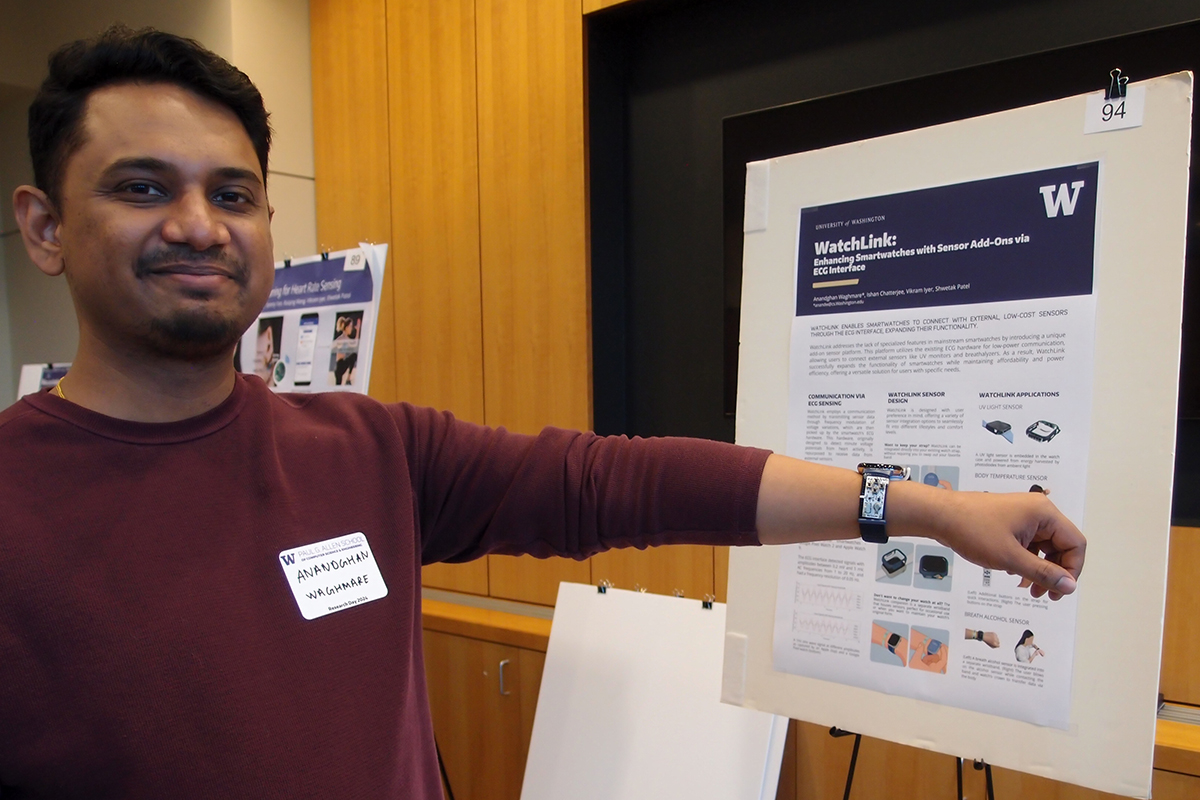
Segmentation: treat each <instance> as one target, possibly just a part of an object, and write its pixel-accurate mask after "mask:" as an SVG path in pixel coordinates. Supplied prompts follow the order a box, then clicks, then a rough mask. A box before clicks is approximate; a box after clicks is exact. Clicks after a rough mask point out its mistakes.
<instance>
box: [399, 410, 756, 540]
mask: <svg viewBox="0 0 1200 800" xmlns="http://www.w3.org/2000/svg"><path fill="white" fill-rule="evenodd" d="M391 409H392V414H393V416H394V417H395V419H396V420H397V424H398V425H399V427H400V432H401V436H402V438H403V440H404V445H405V452H406V457H407V459H408V470H409V476H410V480H411V481H412V491H413V496H414V498H415V499H416V514H417V525H418V528H419V535H420V537H421V551H422V561H423V562H424V563H426V564H428V563H432V562H436V561H455V562H457V561H467V560H470V559H473V558H478V557H480V556H483V555H486V554H488V553H499V554H505V555H516V554H522V553H527V554H530V555H534V556H538V557H541V558H544V557H547V556H555V555H557V556H568V557H571V558H580V559H582V558H587V557H588V556H591V555H594V554H595V553H598V552H601V551H604V550H607V549H609V548H612V547H639V548H644V547H648V546H653V545H662V544H714V545H716V544H720V545H751V544H758V534H757V532H756V530H755V515H756V511H757V505H758V488H759V483H760V480H761V478H762V471H763V466H764V464H765V463H766V460H767V457H768V456H769V455H770V453H769V452H768V451H766V450H758V449H754V448H747V447H738V446H736V445H732V444H726V443H723V442H712V441H708V440H704V439H685V438H661V439H657V438H656V439H642V438H637V437H635V438H632V439H630V438H627V437H625V436H607V437H606V436H597V435H596V434H593V433H580V432H578V431H567V430H563V429H561V428H546V429H545V430H543V431H542V432H541V433H540V434H538V435H537V436H528V435H523V434H515V433H510V432H508V431H506V430H505V429H503V428H487V427H484V426H481V425H474V424H472V423H468V422H462V421H460V420H457V419H455V418H454V417H453V415H451V414H449V413H445V412H437V411H434V410H432V409H425V408H417V407H414V406H410V405H407V404H398V405H396V406H392V407H391Z"/></svg>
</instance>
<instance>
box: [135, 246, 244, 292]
mask: <svg viewBox="0 0 1200 800" xmlns="http://www.w3.org/2000/svg"><path fill="white" fill-rule="evenodd" d="M180 264H194V265H196V266H202V267H216V268H218V269H220V270H221V271H222V272H226V273H228V274H229V276H230V277H232V278H233V279H234V280H235V281H237V282H238V283H242V284H244V283H246V279H247V276H248V274H249V270H247V269H246V262H244V261H242V260H241V259H240V258H237V257H236V256H233V255H230V254H229V253H227V252H226V251H224V250H223V249H221V248H220V247H210V248H208V249H207V250H196V249H194V248H191V247H188V246H187V245H168V246H166V247H163V248H161V249H159V250H155V251H154V252H153V253H146V254H145V255H142V256H139V257H138V260H137V261H136V262H135V263H134V274H135V275H136V276H137V277H139V278H144V277H146V276H147V275H150V274H152V273H154V272H161V271H162V270H163V269H165V268H167V267H173V266H176V265H180Z"/></svg>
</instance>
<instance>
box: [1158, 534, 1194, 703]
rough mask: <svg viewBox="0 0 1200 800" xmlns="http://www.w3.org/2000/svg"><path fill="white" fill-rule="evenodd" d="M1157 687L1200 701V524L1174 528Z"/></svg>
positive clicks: (1176, 699)
mask: <svg viewBox="0 0 1200 800" xmlns="http://www.w3.org/2000/svg"><path fill="white" fill-rule="evenodd" d="M1168 563H1169V565H1170V566H1169V567H1168V571H1167V609H1166V616H1165V618H1164V620H1163V655H1162V670H1161V673H1160V677H1159V686H1158V690H1159V691H1160V692H1162V693H1163V694H1164V695H1166V698H1167V699H1168V700H1171V701H1174V702H1176V703H1190V704H1192V705H1200V666H1198V665H1200V580H1197V576H1200V528H1172V529H1171V554H1170V558H1169V562H1168Z"/></svg>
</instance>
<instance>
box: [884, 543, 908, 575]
mask: <svg viewBox="0 0 1200 800" xmlns="http://www.w3.org/2000/svg"><path fill="white" fill-rule="evenodd" d="M907 564H908V556H906V555H904V551H903V550H901V549H900V548H898V547H893V548H892V549H891V550H888V551H887V552H886V553H884V554H883V559H882V560H881V561H880V566H882V567H883V571H884V572H886V573H887V574H888V575H895V574H896V573H897V572H899V571H900V570H902V569H904V567H905V566H906V565H907Z"/></svg>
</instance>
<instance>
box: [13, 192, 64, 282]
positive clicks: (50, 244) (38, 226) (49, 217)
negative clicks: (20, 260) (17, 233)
mask: <svg viewBox="0 0 1200 800" xmlns="http://www.w3.org/2000/svg"><path fill="white" fill-rule="evenodd" d="M13 214H14V215H15V216H16V218H17V227H18V228H20V229H21V240H22V241H24V242H25V250H26V251H27V252H28V253H29V257H30V258H31V259H33V263H34V264H35V265H36V266H37V268H38V269H40V270H41V271H42V272H44V273H46V274H47V275H51V276H54V275H61V274H62V271H63V257H62V244H61V243H60V242H59V241H58V228H59V218H58V212H57V211H56V210H55V209H54V204H53V203H51V202H50V198H48V197H47V196H46V193H45V192H43V191H42V190H41V189H38V188H36V187H34V186H18V187H17V190H16V191H15V192H13Z"/></svg>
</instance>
